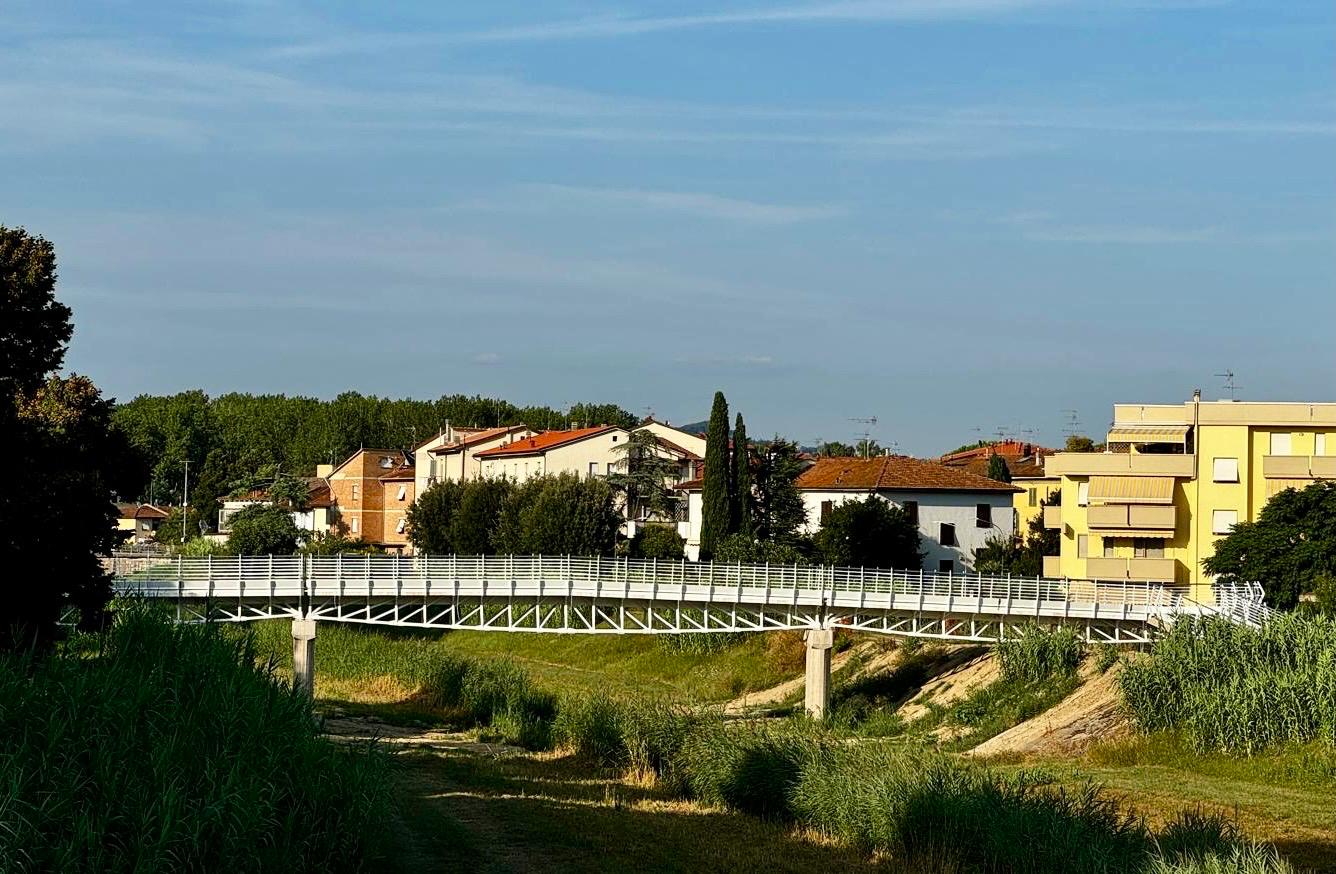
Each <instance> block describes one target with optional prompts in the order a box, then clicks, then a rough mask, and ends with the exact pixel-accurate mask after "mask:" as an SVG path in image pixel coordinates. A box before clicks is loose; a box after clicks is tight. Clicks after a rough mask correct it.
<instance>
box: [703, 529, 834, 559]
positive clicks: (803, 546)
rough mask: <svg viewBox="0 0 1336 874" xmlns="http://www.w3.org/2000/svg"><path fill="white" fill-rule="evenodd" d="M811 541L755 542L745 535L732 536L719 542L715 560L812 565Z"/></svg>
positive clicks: (796, 539) (797, 539)
mask: <svg viewBox="0 0 1336 874" xmlns="http://www.w3.org/2000/svg"><path fill="white" fill-rule="evenodd" d="M811 549H812V544H811V542H810V541H807V540H805V539H799V538H795V539H793V540H792V541H790V542H788V543H772V542H769V541H765V540H755V539H753V538H751V537H748V536H747V535H745V534H730V535H728V536H727V537H725V538H724V539H723V540H721V541H719V548H718V549H717V550H715V553H714V560H715V561H718V562H742V563H743V564H767V563H768V564H803V565H805V564H811V560H810V559H809V558H808V553H809V552H810V551H811Z"/></svg>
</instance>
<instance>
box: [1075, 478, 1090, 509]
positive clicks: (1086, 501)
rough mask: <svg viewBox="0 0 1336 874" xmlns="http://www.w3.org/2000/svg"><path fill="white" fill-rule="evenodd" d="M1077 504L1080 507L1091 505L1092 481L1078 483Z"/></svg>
mask: <svg viewBox="0 0 1336 874" xmlns="http://www.w3.org/2000/svg"><path fill="white" fill-rule="evenodd" d="M1076 505H1077V506H1078V507H1088V506H1090V482H1089V481H1088V480H1087V481H1086V482H1083V483H1077V484H1076Z"/></svg>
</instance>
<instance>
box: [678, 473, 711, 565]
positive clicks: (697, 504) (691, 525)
mask: <svg viewBox="0 0 1336 874" xmlns="http://www.w3.org/2000/svg"><path fill="white" fill-rule="evenodd" d="M703 495H704V493H703V492H701V490H700V489H695V490H693V491H690V492H687V521H685V522H679V523H677V533H678V534H681V535H682V536H683V537H684V538H686V541H687V543H686V546H685V548H684V549H685V553H686V557H687V559H688V560H690V561H700V517H701V512H702V511H703V509H704V506H705V505H704V503H703V501H704V497H703Z"/></svg>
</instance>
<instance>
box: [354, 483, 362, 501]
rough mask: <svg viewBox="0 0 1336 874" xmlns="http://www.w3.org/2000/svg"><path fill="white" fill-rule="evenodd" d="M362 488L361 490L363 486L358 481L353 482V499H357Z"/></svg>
mask: <svg viewBox="0 0 1336 874" xmlns="http://www.w3.org/2000/svg"><path fill="white" fill-rule="evenodd" d="M360 490H361V487H360V486H358V485H357V483H353V500H354V501H355V500H357V497H358V492H359V491H360Z"/></svg>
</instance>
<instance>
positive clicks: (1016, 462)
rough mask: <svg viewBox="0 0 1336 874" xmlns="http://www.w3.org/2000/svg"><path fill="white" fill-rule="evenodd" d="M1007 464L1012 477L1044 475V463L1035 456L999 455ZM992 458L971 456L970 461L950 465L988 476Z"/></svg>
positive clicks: (1021, 477) (1026, 477)
mask: <svg viewBox="0 0 1336 874" xmlns="http://www.w3.org/2000/svg"><path fill="white" fill-rule="evenodd" d="M998 457H999V458H1001V459H1002V461H1003V463H1004V464H1006V466H1007V470H1008V471H1010V472H1011V478H1012V479H1033V478H1035V477H1042V476H1043V475H1044V464H1043V462H1042V461H1036V460H1035V459H1033V458H1014V457H1010V456H1006V455H1000V456H998ZM990 461H991V459H988V458H971V459H970V460H969V461H968V462H965V463H963V464H962V463H959V462H952V463H951V464H949V465H948V467H954V468H956V469H958V470H967V471H969V472H970V473H972V474H975V475H977V476H988V465H989V463H990Z"/></svg>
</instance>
